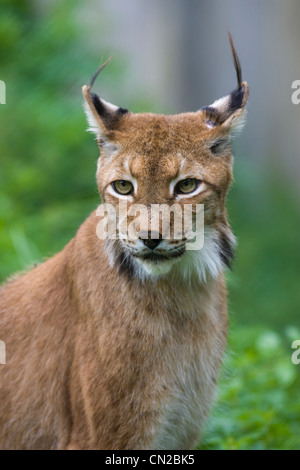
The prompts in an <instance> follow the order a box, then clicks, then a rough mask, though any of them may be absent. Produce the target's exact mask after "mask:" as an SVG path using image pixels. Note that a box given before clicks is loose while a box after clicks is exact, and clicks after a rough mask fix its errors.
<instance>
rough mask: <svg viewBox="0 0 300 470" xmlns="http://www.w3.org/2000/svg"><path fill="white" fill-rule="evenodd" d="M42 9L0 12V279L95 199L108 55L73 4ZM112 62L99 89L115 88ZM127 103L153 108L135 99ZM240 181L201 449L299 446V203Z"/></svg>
mask: <svg viewBox="0 0 300 470" xmlns="http://www.w3.org/2000/svg"><path fill="white" fill-rule="evenodd" d="M46 3H47V6H42V5H43V2H40V4H39V5H40V6H39V8H37V2H34V3H31V2H30V1H28V2H24V1H22V0H2V2H1V5H0V44H1V46H0V63H1V71H0V79H1V80H4V81H5V82H6V86H7V87H6V88H7V100H6V101H7V104H6V105H0V130H1V138H0V281H3V280H4V279H5V278H6V277H7V276H9V275H10V274H12V273H14V272H16V271H19V270H23V269H25V268H27V267H28V266H30V265H31V264H32V263H35V262H40V261H41V260H43V259H44V258H45V257H48V256H51V255H52V254H54V253H55V252H57V251H59V250H60V249H61V248H62V247H63V246H64V245H65V244H66V243H67V242H68V241H69V240H70V239H71V238H72V236H74V234H75V232H76V230H77V228H78V227H79V225H80V224H81V222H82V221H83V220H84V219H85V218H86V217H87V215H88V214H89V212H90V211H91V210H93V209H94V208H95V207H96V206H97V204H98V203H99V196H98V194H97V191H96V184H95V177H94V175H95V171H96V158H97V154H98V151H97V147H96V145H95V143H94V142H93V138H92V136H90V135H88V134H87V133H86V132H85V128H86V122H85V117H84V113H83V111H82V98H81V86H82V85H83V84H84V83H86V82H87V81H88V80H89V78H90V75H91V73H92V72H93V71H94V70H95V68H96V67H97V66H98V64H99V60H100V58H101V57H102V58H103V57H104V58H106V57H108V55H109V54H108V53H107V51H106V50H103V49H100V50H99V51H97V52H96V53H95V52H93V51H92V50H91V48H90V45H89V44H88V43H87V38H89V37H90V32H89V31H86V30H85V29H84V27H83V25H82V23H81V22H80V10H79V9H78V2H77V1H74V0H67V1H66V0H63V1H60V2H46ZM33 5H35V7H33ZM99 21H100V22H101V25H99V30H100V29H101V28H104V29H106V30H107V28H108V26H107V25H106V21H105V18H101V19H100V18H99ZM115 62H116V61H115ZM115 62H113V63H112V65H110V67H108V68H107V69H106V70H105V74H103V76H102V77H101V80H102V82H101V83H102V84H105V85H106V86H111V87H112V88H114V89H115V90H117V88H118V86H117V85H118V81H119V80H121V78H120V77H122V74H123V71H122V70H120V67H119V66H118V65H117V64H116V63H115ZM121 68H122V66H121ZM120 104H121V105H123V103H120ZM124 106H126V107H127V106H129V107H130V108H131V109H133V110H136V111H146V110H151V107H152V106H153V105H152V104H151V103H149V102H148V101H145V99H144V98H143V99H139V97H138V99H137V101H135V102H134V103H127V102H125V103H124ZM154 108H155V106H153V109H154ZM235 178H236V183H235V184H234V186H233V190H232V191H231V193H230V197H229V214H230V219H231V222H232V225H233V228H234V233H235V234H236V235H237V237H238V241H239V248H238V257H237V261H236V264H235V266H234V270H233V272H232V273H230V274H229V275H228V283H229V291H230V293H229V294H230V295H229V299H230V304H229V311H230V315H231V318H232V319H233V321H232V326H231V338H230V349H229V351H230V352H229V353H228V355H227V360H226V365H225V368H224V373H223V378H222V381H221V387H220V393H219V399H218V404H217V406H216V407H215V409H214V413H213V417H212V418H211V419H210V420H209V421H208V426H207V428H206V432H205V435H204V444H203V448H206V449H213V448H214V449H249V448H252V449H254V448H258V449H261V448H263V449H270V448H278V449H284V448H300V446H299V437H298V436H297V431H298V430H299V422H300V397H299V393H298V390H299V387H300V379H299V367H300V366H295V365H293V364H292V363H291V360H290V356H291V350H290V345H291V342H292V341H293V340H295V339H300V332H299V329H297V328H294V329H291V328H289V329H287V327H288V325H296V326H298V328H299V319H298V315H299V266H300V246H299V242H300V241H299V227H300V216H299V208H298V207H297V206H296V205H295V203H294V202H293V201H294V200H293V197H292V195H291V194H289V192H288V187H287V185H285V184H284V182H283V181H282V180H279V179H278V178H277V177H276V174H274V173H273V174H272V175H270V172H267V171H264V169H263V168H261V167H259V168H256V167H255V166H254V165H250V163H248V164H246V162H245V160H240V162H239V159H238V158H237V159H236V169H235ZM291 332H292V333H291Z"/></svg>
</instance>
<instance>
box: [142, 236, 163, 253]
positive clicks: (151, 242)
mask: <svg viewBox="0 0 300 470" xmlns="http://www.w3.org/2000/svg"><path fill="white" fill-rule="evenodd" d="M152 237H153V238H151V232H148V233H147V232H146V233H140V239H141V240H143V243H144V245H145V246H146V247H147V248H150V250H154V249H155V248H156V247H157V246H158V245H159V244H160V242H161V240H162V236H161V234H160V233H152ZM154 237H155V238H154Z"/></svg>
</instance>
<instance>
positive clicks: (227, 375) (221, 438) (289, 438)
mask: <svg viewBox="0 0 300 470" xmlns="http://www.w3.org/2000/svg"><path fill="white" fill-rule="evenodd" d="M295 336H296V337H298V338H300V329H299V328H298V329H297V328H291V327H289V328H286V330H285V331H284V333H283V334H279V333H277V332H275V331H272V330H267V329H265V328H262V327H241V326H239V327H236V328H235V329H234V330H233V332H232V334H231V338H230V347H229V352H228V354H227V357H226V360H225V366H224V372H223V375H222V379H221V383H220V388H219V393H218V399H217V403H216V406H215V408H214V410H213V415H212V416H211V418H210V419H209V420H208V423H207V426H206V429H205V432H204V436H203V442H202V446H201V448H202V449H222V450H251V449H252V450H253V449H257V450H259V449H261V450H266V449H297V450H300V435H299V416H300V399H299V388H300V365H298V366H296V365H294V364H293V363H292V361H291V355H292V352H293V350H292V349H291V343H292V341H293V339H294V338H295Z"/></svg>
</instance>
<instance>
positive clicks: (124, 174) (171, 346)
mask: <svg viewBox="0 0 300 470" xmlns="http://www.w3.org/2000/svg"><path fill="white" fill-rule="evenodd" d="M230 44H231V50H232V54H233V59H234V64H235V69H236V73H237V81H238V85H237V88H236V89H235V90H234V91H233V92H232V93H230V94H229V95H227V96H225V97H223V98H221V99H219V100H217V101H215V102H214V103H213V104H212V105H210V106H207V107H203V108H201V109H199V111H197V112H189V113H184V114H178V115H160V114H158V115H156V114H150V113H142V114H134V113H132V112H129V111H128V110H126V109H123V108H120V107H117V106H114V105H112V104H110V103H108V102H106V101H105V100H104V99H102V98H99V97H98V95H96V94H95V93H93V92H92V87H93V85H94V82H95V79H96V77H97V76H98V74H99V73H100V71H102V69H103V68H104V66H102V67H100V69H98V71H97V72H96V74H95V75H94V76H93V78H92V80H91V82H90V84H89V86H84V87H83V95H84V102H85V110H86V114H87V119H88V122H89V129H90V130H91V131H92V132H94V133H95V135H96V140H97V143H98V146H99V148H100V157H99V160H98V169H97V186H98V189H99V193H100V196H101V200H102V202H103V203H107V204H110V205H112V206H113V207H117V206H118V205H119V203H120V201H123V202H124V201H126V204H127V207H128V211H130V208H131V207H132V206H133V205H134V204H139V205H142V206H143V207H146V208H148V209H149V208H150V206H151V205H153V204H158V205H162V204H164V205H167V206H171V205H172V204H174V203H176V204H177V205H178V207H182V208H183V207H184V206H185V205H187V204H190V205H192V207H193V208H195V206H196V205H204V245H203V247H202V248H201V249H197V250H187V249H186V243H187V239H186V238H184V237H182V238H181V239H175V238H172V233H171V237H169V238H166V237H164V236H163V233H162V229H161V223H160V222H161V221H159V223H158V225H157V226H156V228H155V230H154V235H153V236H152V233H153V231H152V230H151V232H150V230H149V227H148V226H147V224H145V220H144V222H143V221H141V222H140V223H139V227H137V233H138V237H135V238H134V239H131V238H130V236H129V235H128V236H127V238H126V236H122V237H121V236H120V237H118V236H117V237H116V238H114V239H111V238H107V239H105V240H104V239H101V237H99V236H97V226H98V224H99V221H101V220H102V219H101V216H99V215H97V211H95V212H93V213H92V214H91V215H90V216H89V217H88V218H87V220H86V221H85V222H84V223H83V224H82V226H81V227H80V228H79V230H78V232H77V234H76V236H75V237H74V238H73V239H72V240H71V241H70V242H69V243H68V244H67V245H66V247H65V248H64V249H63V250H62V251H61V252H60V253H58V254H56V255H55V256H53V257H52V258H50V259H48V260H46V261H45V262H43V263H42V264H40V265H38V266H36V267H34V268H33V269H32V270H30V271H28V272H27V273H25V274H22V275H18V276H15V277H14V278H12V279H10V280H9V281H7V283H5V284H4V285H3V286H2V287H1V288H0V338H1V340H2V341H4V343H5V346H6V364H3V365H0V377H1V381H0V447H1V448H2V449H87V450H89V449H103V450H105V449H110V450H114V449H193V448H194V447H195V446H196V444H197V442H198V440H199V436H200V434H201V430H202V428H203V424H204V421H205V419H206V417H207V416H208V413H209V410H210V407H211V405H212V401H213V396H214V391H215V389H216V384H217V380H218V373H219V369H220V366H221V363H222V357H223V353H224V350H225V347H226V336H227V306H226V287H225V280H224V272H225V270H226V268H227V267H230V264H231V261H232V259H233V255H234V246H235V241H234V236H233V234H232V232H231V229H230V226H229V223H228V221H227V214H226V207H225V204H226V195H227V192H228V189H229V186H230V183H231V181H232V165H233V157H232V154H231V148H230V147H231V145H230V144H231V139H232V136H233V134H234V132H235V130H236V129H237V128H238V127H240V126H241V123H242V121H243V117H244V111H245V105H246V101H247V98H248V84H247V83H246V82H244V81H242V76H241V67H240V63H239V59H238V56H237V54H236V51H235V48H234V45H233V42H232V39H231V37H230ZM104 65H106V64H104ZM193 210H194V209H193ZM194 214H195V211H194V212H193V217H194ZM103 218H104V215H103ZM146 218H147V217H146ZM148 222H149V220H148ZM117 223H118V224H120V220H117ZM170 225H173V219H172V217H171V218H170ZM119 229H120V227H119V225H118V227H117V234H118V233H119V234H120V230H119ZM171 232H172V231H171ZM149 233H150V235H149ZM123 235H124V234H123Z"/></svg>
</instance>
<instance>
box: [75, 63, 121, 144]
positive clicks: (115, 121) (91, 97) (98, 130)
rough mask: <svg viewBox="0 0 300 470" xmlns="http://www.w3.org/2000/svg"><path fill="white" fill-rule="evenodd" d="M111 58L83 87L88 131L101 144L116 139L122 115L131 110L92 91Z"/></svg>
mask: <svg viewBox="0 0 300 470" xmlns="http://www.w3.org/2000/svg"><path fill="white" fill-rule="evenodd" d="M110 60H111V59H108V60H107V61H106V62H105V63H104V64H103V65H101V67H99V69H98V70H97V71H96V72H95V74H94V75H93V77H92V79H91V81H90V84H89V85H88V86H86V85H84V86H83V87H82V92H83V96H84V99H85V102H84V109H85V113H86V116H87V120H88V124H89V128H88V131H91V132H93V133H94V134H95V135H96V137H97V141H98V143H99V144H100V145H104V144H105V143H108V142H109V141H113V140H114V133H115V131H116V130H117V129H118V128H119V126H120V122H121V120H122V117H123V116H124V115H125V114H127V113H128V112H129V111H128V110H127V109H124V108H119V107H118V106H115V105H114V104H111V103H108V102H107V101H105V100H103V99H102V98H99V96H98V95H96V94H95V93H92V91H91V90H92V87H93V85H94V83H95V80H96V78H97V77H98V75H99V74H100V72H102V70H103V69H104V68H105V67H106V65H107V64H108V63H109V62H110Z"/></svg>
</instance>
